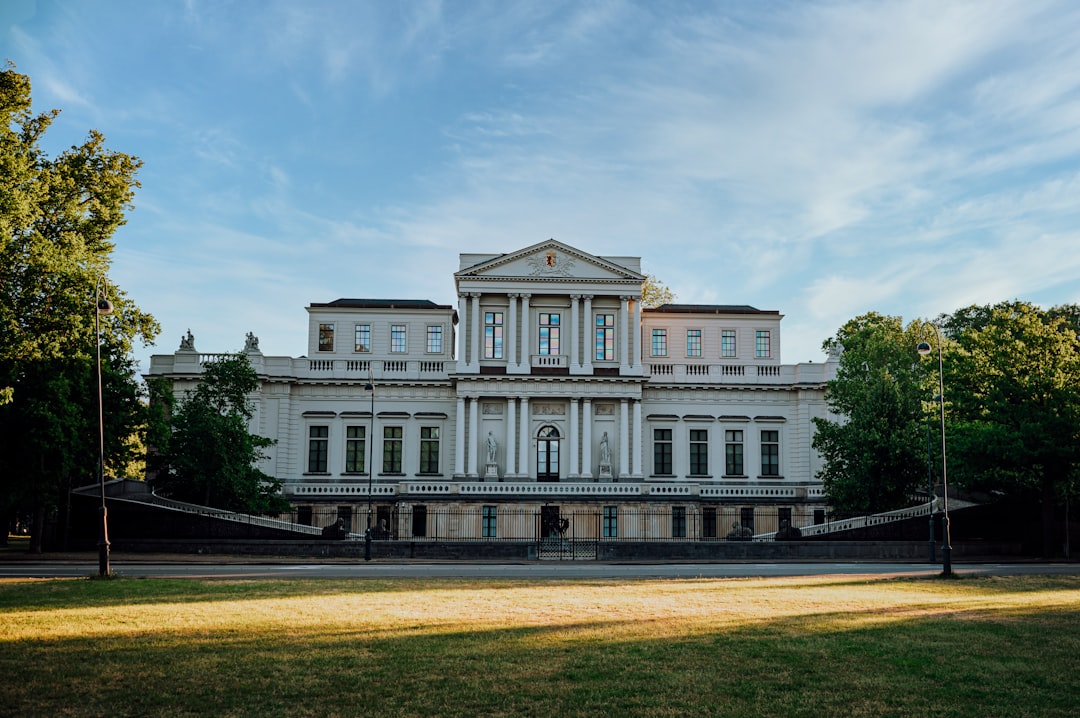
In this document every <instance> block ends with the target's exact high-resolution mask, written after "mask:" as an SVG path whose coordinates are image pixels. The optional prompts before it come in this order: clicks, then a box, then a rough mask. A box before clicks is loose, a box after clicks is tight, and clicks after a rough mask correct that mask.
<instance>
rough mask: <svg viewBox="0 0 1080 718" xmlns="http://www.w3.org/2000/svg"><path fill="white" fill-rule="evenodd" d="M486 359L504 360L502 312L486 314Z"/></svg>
mask: <svg viewBox="0 0 1080 718" xmlns="http://www.w3.org/2000/svg"><path fill="white" fill-rule="evenodd" d="M484 358H485V359H502V358H503V313H502V312H484Z"/></svg>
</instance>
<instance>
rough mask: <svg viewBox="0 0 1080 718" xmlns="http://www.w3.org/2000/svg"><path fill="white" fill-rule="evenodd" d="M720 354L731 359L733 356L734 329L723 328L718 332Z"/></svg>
mask: <svg viewBox="0 0 1080 718" xmlns="http://www.w3.org/2000/svg"><path fill="white" fill-rule="evenodd" d="M720 356H722V357H724V358H725V359H731V358H732V357H734V356H735V330H734V329H724V330H721V332H720Z"/></svg>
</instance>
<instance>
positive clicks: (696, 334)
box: [686, 329, 701, 357]
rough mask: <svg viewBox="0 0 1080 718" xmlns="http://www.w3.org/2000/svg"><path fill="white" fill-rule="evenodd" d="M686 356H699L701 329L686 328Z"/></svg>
mask: <svg viewBox="0 0 1080 718" xmlns="http://www.w3.org/2000/svg"><path fill="white" fill-rule="evenodd" d="M686 356H688V357H699V356H701V330H700V329H687V330H686Z"/></svg>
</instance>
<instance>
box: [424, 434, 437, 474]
mask: <svg viewBox="0 0 1080 718" xmlns="http://www.w3.org/2000/svg"><path fill="white" fill-rule="evenodd" d="M420 473H421V474H437V473H439V427H437V426H421V427H420Z"/></svg>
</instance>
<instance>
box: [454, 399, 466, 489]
mask: <svg viewBox="0 0 1080 718" xmlns="http://www.w3.org/2000/svg"><path fill="white" fill-rule="evenodd" d="M466 401H467V399H465V397H463V396H459V397H458V400H457V423H456V424H455V425H454V476H464V475H465V402H466Z"/></svg>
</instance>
